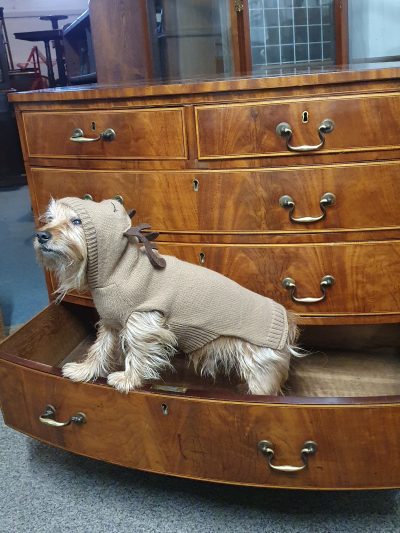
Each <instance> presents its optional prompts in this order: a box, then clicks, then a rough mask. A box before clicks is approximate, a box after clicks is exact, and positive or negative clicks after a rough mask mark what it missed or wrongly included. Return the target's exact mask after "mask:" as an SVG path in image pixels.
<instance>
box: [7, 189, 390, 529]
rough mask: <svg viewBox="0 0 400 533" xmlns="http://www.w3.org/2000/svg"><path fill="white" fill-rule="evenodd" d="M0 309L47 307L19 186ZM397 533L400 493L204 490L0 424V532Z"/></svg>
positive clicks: (11, 196) (24, 314)
mask: <svg viewBox="0 0 400 533" xmlns="http://www.w3.org/2000/svg"><path fill="white" fill-rule="evenodd" d="M0 229H1V230H2V233H1V234H2V237H3V251H4V242H5V243H6V246H5V249H6V254H5V255H3V254H0V261H1V262H0V302H2V304H4V303H5V304H6V308H5V311H6V313H5V316H6V320H7V323H8V324H11V325H15V324H19V323H21V322H23V321H25V320H28V319H29V318H30V317H31V316H32V315H34V314H35V313H36V312H37V311H39V310H40V309H41V308H43V307H44V306H45V305H46V302H47V295H46V291H45V288H44V280H43V275H42V273H41V271H40V269H39V268H38V267H37V266H36V264H35V260H34V255H33V253H32V250H31V236H32V233H33V224H32V216H31V211H30V205H29V198H28V194H27V190H26V188H21V189H17V190H15V191H4V190H3V191H2V190H1V189H0ZM347 531H349V532H360V533H369V532H371V533H372V532H374V533H377V532H387V533H392V532H393V533H400V492H399V491H381V492H379V491H368V492H336V493H335V492H301V491H280V490H262V489H251V488H240V487H230V486H223V485H212V484H209V483H201V482H195V481H189V480H181V479H174V478H168V477H163V476H156V475H151V474H146V473H142V472H136V471H133V470H128V469H124V468H119V467H115V466H112V465H107V464H105V463H101V462H97V461H93V460H90V459H86V458H83V457H79V456H75V455H72V454H70V453H68V452H64V451H61V450H57V449H55V448H52V447H49V446H46V445H44V444H41V443H39V442H36V441H34V440H32V439H30V438H28V437H25V436H24V435H21V434H19V433H17V432H15V431H13V430H11V429H9V428H7V427H6V426H5V425H4V424H3V421H2V420H1V417H0V533H25V532H26V533H42V532H43V533H47V532H49V533H64V532H73V533H81V532H83V533H86V532H88V533H102V532H104V533H114V532H116V533H124V532H129V533H141V532H146V533H152V532H154V533H163V532H165V533H167V532H168V533H175V532H176V533H180V532H182V533H189V532H190V533H196V532H201V533H203V532H204V533H208V532H210V533H214V532H254V533H258V532H265V533H269V532H271V533H272V532H273V533H275V532H276V533H278V532H282V533H286V532H288V533H295V532H296V533H297V532H312V533H336V532H337V533H343V532H347Z"/></svg>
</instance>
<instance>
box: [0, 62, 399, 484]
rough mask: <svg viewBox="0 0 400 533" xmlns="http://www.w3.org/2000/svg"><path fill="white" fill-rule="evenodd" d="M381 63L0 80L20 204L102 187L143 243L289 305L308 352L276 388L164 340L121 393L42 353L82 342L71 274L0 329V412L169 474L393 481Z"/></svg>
mask: <svg viewBox="0 0 400 533" xmlns="http://www.w3.org/2000/svg"><path fill="white" fill-rule="evenodd" d="M399 79H400V69H397V68H389V69H375V70H368V69H365V70H359V71H351V70H348V71H344V70H343V71H337V72H330V73H324V72H321V73H309V74H306V75H285V76H280V77H269V78H241V79H230V80H219V81H208V82H196V81H192V82H190V81H188V82H186V83H183V84H173V83H171V84H159V85H157V84H152V85H150V84H142V85H132V86H121V87H101V86H93V87H79V88H68V89H56V90H47V91H38V92H32V93H20V94H14V95H12V96H10V100H11V101H12V102H14V104H15V109H16V114H17V119H18V124H19V131H20V137H21V142H22V146H23V152H24V157H25V164H26V170H27V174H28V180H29V187H30V192H31V198H32V204H33V209H34V213H35V216H36V217H38V216H39V214H40V213H41V212H43V211H44V209H45V207H46V205H47V203H48V201H49V198H50V196H53V197H54V198H60V197H64V196H79V197H85V198H88V201H90V199H93V200H96V201H99V200H102V199H104V198H110V197H116V198H117V199H118V200H119V201H122V202H124V204H125V206H126V207H127V208H135V209H136V211H137V214H136V217H135V223H136V222H137V223H139V222H149V223H151V225H152V229H153V230H156V231H158V232H159V233H160V237H159V239H158V241H159V249H160V251H161V252H162V253H164V254H171V255H175V256H177V257H179V258H182V259H185V260H187V261H190V262H193V263H200V264H202V265H204V267H207V268H211V269H214V270H217V271H219V272H221V273H223V274H225V275H227V276H229V277H230V278H232V279H234V280H235V281H237V282H238V283H240V284H242V285H244V286H246V287H248V288H249V289H251V290H253V291H256V292H258V293H261V294H265V295H268V296H270V297H273V298H274V299H276V300H277V301H279V302H281V303H282V304H283V305H285V306H286V307H288V308H290V309H292V310H293V311H295V312H296V313H297V314H298V315H299V321H300V324H301V326H302V330H303V331H302V343H303V345H304V346H306V347H309V348H310V350H311V355H309V356H308V357H306V358H304V359H303V360H300V361H296V362H295V363H294V365H293V370H292V375H291V378H290V381H289V383H288V385H287V391H286V394H285V395H284V396H282V397H263V396H248V395H244V394H241V393H240V390H241V386H240V383H236V382H235V380H234V378H232V380H231V381H230V382H228V381H224V380H221V381H217V382H216V383H210V382H208V381H207V380H201V379H199V378H196V377H195V376H194V375H193V373H192V371H191V370H190V369H188V368H186V366H185V362H184V360H183V358H182V359H181V358H180V357H177V358H176V366H177V372H176V373H175V374H170V375H166V376H164V379H163V381H162V382H161V383H149V384H148V386H146V387H145V388H144V389H142V390H138V391H135V392H131V393H130V394H128V395H121V394H120V393H118V392H117V391H115V390H113V389H111V388H109V387H108V386H107V385H106V383H105V381H104V380H98V381H97V382H95V383H82V384H76V383H72V382H70V381H68V380H66V379H64V378H63V377H62V376H61V372H60V367H61V366H62V364H63V361H65V360H66V359H68V360H72V359H74V358H76V359H78V358H79V357H81V356H82V354H83V353H84V352H85V349H86V348H87V346H88V343H89V342H90V341H91V338H92V336H93V324H94V323H95V321H96V314H95V311H94V309H93V308H92V304H91V299H90V295H88V294H71V295H69V296H67V297H66V298H65V300H64V302H63V303H62V304H61V305H58V306H56V305H55V304H54V303H51V304H50V306H49V307H48V308H47V309H45V310H44V311H43V312H42V313H40V314H39V315H38V316H36V317H35V318H34V319H33V320H32V321H31V322H30V323H28V324H27V325H25V326H24V327H23V328H22V329H21V330H19V331H18V332H17V333H16V334H14V335H13V336H11V337H9V338H8V339H6V340H5V341H4V342H3V343H2V345H1V346H0V352H1V359H0V383H1V392H0V394H1V405H2V410H3V415H4V418H5V421H6V423H7V424H8V425H9V426H11V427H13V428H15V429H17V430H19V431H22V432H24V433H26V434H28V435H31V436H32V437H35V438H38V439H40V440H42V441H44V442H47V443H50V444H53V445H55V446H59V447H61V448H64V449H67V450H70V451H73V452H75V453H79V454H84V455H87V456H89V457H94V458H97V459H101V460H104V461H109V462H113V463H117V464H121V465H125V466H129V467H133V468H138V469H143V470H148V471H152V472H158V473H166V474H171V475H176V476H181V477H191V478H196V479H203V480H212V481H219V482H225V483H235V484H243V485H246V484H247V485H257V486H264V487H292V488H307V489H316V488H317V489H318V488H319V489H363V488H389V487H399V486H400V453H399V447H398V442H399V441H400V377H399V376H400V348H399V346H400V341H399V322H400V261H399V258H400V240H399V237H400V210H399V209H398V207H397V199H398V197H399V196H400V178H399V176H400V173H399V171H400V91H399V89H400V85H399ZM48 287H49V294H50V296H51V294H52V292H53V290H54V283H53V280H52V279H51V277H48ZM288 465H290V466H288Z"/></svg>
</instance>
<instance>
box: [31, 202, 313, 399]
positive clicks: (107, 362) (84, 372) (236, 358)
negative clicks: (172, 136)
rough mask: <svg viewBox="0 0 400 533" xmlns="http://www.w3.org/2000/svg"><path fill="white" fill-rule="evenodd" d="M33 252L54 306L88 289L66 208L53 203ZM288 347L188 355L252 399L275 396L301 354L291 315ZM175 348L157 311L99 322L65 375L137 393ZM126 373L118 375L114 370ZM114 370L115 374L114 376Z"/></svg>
mask: <svg viewBox="0 0 400 533" xmlns="http://www.w3.org/2000/svg"><path fill="white" fill-rule="evenodd" d="M42 221H43V222H44V226H43V227H42V228H41V229H40V230H39V231H38V233H37V234H36V238H35V241H34V247H35V250H36V254H37V257H38V259H39V261H40V262H41V263H42V264H43V265H44V267H45V268H47V269H49V270H51V271H53V272H54V273H55V275H56V277H57V280H58V288H57V291H56V292H57V294H58V301H61V300H62V298H63V297H64V296H65V294H66V293H67V292H69V291H71V290H77V291H83V290H86V289H87V288H88V287H87V280H86V270H87V248H86V241H85V236H84V232H83V229H82V225H81V221H80V219H79V218H78V216H77V215H76V213H75V212H74V211H72V210H71V209H70V208H69V207H67V206H65V205H63V204H61V203H58V202H57V201H55V200H52V201H51V202H50V204H49V206H48V209H47V212H46V214H45V215H44V216H43V217H42ZM288 319H289V336H288V340H287V344H286V346H285V347H284V349H283V350H281V351H276V350H272V349H270V348H266V347H260V346H256V345H253V344H250V343H248V342H245V341H244V340H242V339H239V338H235V337H222V336H221V337H219V338H218V339H216V340H214V341H212V342H210V343H208V344H206V345H205V346H203V347H202V348H201V349H199V350H196V351H195V352H192V353H191V354H190V360H191V361H192V363H193V365H194V367H195V369H196V370H197V372H199V373H200V374H201V375H208V376H211V377H213V378H215V377H216V375H217V373H219V372H223V373H225V374H230V373H231V372H233V371H234V372H236V373H237V374H238V375H239V377H240V378H241V380H242V381H244V382H245V383H246V384H247V387H248V392H249V393H251V394H266V395H276V394H280V393H281V391H282V386H283V384H284V383H285V381H286V380H287V377H288V373H289V365H290V359H291V356H300V355H303V354H302V352H301V350H300V349H298V348H295V341H296V337H297V328H296V325H295V321H294V319H293V316H292V315H291V314H289V315H288ZM177 348H178V343H177V339H176V337H175V335H174V334H173V333H172V332H171V331H170V330H169V329H168V324H167V322H166V320H165V319H164V317H163V315H162V314H161V313H159V312H145V313H143V312H141V313H138V312H134V313H132V314H131V315H130V317H129V319H128V321H127V323H126V324H125V327H123V328H122V329H121V330H120V331H118V330H117V329H115V328H114V327H111V326H110V325H109V324H106V323H105V322H104V321H103V320H100V322H99V324H98V332H97V338H96V340H95V342H94V344H93V345H92V346H91V347H90V349H89V350H88V354H87V356H86V357H85V359H84V360H83V361H82V362H75V363H67V364H65V365H64V367H63V369H62V371H63V375H64V376H66V377H68V378H70V379H72V380H73V381H89V380H94V379H96V378H97V377H99V376H103V377H107V381H108V384H109V385H111V386H113V387H115V388H116V389H118V390H119V391H121V392H128V391H130V390H133V389H136V388H139V387H141V386H143V385H144V384H145V382H146V381H148V380H157V379H159V378H160V372H161V371H162V370H164V369H165V368H168V367H172V365H171V358H172V356H173V355H174V353H175V352H176V350H177ZM121 364H122V366H123V367H124V370H117V371H115V369H116V368H118V365H121ZM113 370H114V371H113Z"/></svg>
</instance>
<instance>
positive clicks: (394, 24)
mask: <svg viewBox="0 0 400 533" xmlns="http://www.w3.org/2000/svg"><path fill="white" fill-rule="evenodd" d="M399 21H400V1H399V0H349V34H350V43H349V53H350V61H352V60H357V59H362V58H367V57H382V56H396V55H397V56H399V55H400V32H399Z"/></svg>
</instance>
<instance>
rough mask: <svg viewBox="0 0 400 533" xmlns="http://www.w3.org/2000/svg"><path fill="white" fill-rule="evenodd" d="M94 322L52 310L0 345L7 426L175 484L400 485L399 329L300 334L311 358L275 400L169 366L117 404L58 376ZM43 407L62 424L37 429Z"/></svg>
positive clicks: (179, 361)
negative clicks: (166, 477) (197, 481)
mask: <svg viewBox="0 0 400 533" xmlns="http://www.w3.org/2000/svg"><path fill="white" fill-rule="evenodd" d="M96 318H97V317H96V314H95V311H94V310H93V309H90V308H84V307H79V306H74V305H72V304H65V303H64V304H61V305H59V306H55V305H50V306H49V307H48V308H47V309H45V310H44V311H43V312H42V313H40V314H39V315H37V316H36V317H35V318H34V319H33V320H31V321H30V322H29V323H28V324H26V325H25V326H24V327H23V328H21V329H20V330H19V331H17V332H16V333H15V334H14V335H12V336H10V337H9V338H7V339H6V340H5V341H3V343H2V344H1V345H0V397H1V406H2V411H3V416H4V419H5V422H6V424H8V425H9V426H10V427H12V428H14V429H16V430H19V431H21V432H23V433H25V434H27V435H30V436H32V437H34V438H37V439H40V440H41V441H43V442H46V443H49V444H52V445H55V446H58V447H60V448H63V449H66V450H69V451H72V452H74V453H78V454H82V455H86V456H88V457H93V458H96V459H100V460H103V461H108V462H111V463H115V464H120V465H124V466H127V467H131V468H137V469H142V470H147V471H151V472H158V473H164V474H171V475H176V476H181V477H188V478H195V479H203V480H210V481H217V482H224V483H233V484H243V485H256V486H264V487H287V488H303V489H367V488H394V487H399V486H400V454H399V448H398V443H399V442H400V349H399V344H400V343H399V335H398V326H397V325H386V326H330V327H329V326H324V327H322V326H321V327H317V326H312V327H309V328H306V329H305V330H304V332H303V343H304V344H305V345H307V346H310V347H311V349H312V350H313V351H312V355H310V356H309V357H307V358H304V359H302V360H299V361H296V362H295V364H294V367H293V371H292V374H291V379H290V382H289V383H288V385H287V393H286V395H285V396H282V397H266V396H249V395H244V394H241V393H240V390H241V385H240V384H239V383H237V382H236V381H235V379H234V378H233V379H231V380H230V381H228V380H224V379H221V380H219V381H217V382H216V383H211V382H209V381H207V380H202V379H200V378H198V377H196V376H195V375H194V374H193V373H192V371H191V369H190V368H188V367H187V365H186V363H185V360H184V358H183V357H182V358H181V357H179V356H177V358H176V367H177V371H176V372H175V373H174V374H169V375H165V376H164V379H163V381H162V382H160V383H149V384H148V385H147V386H146V388H144V389H142V390H139V391H135V392H131V393H129V394H126V395H125V394H121V393H119V392H117V391H116V390H114V389H112V388H110V387H109V386H108V385H107V384H106V382H105V380H102V379H100V380H98V381H97V382H95V383H79V384H77V383H73V382H71V381H69V380H67V379H65V378H63V377H62V375H61V370H60V367H61V366H62V364H63V362H64V361H65V360H74V359H79V358H80V357H81V356H82V354H83V353H84V352H85V349H86V348H87V346H88V345H89V343H90V342H91V340H92V338H93V335H94V326H93V325H94V323H95V321H96ZM326 348H329V351H328V350H327V349H326ZM50 405H51V406H53V409H54V412H53V414H51V415H50V419H54V420H57V421H63V422H64V421H70V419H71V417H73V419H72V421H71V423H69V424H68V425H66V426H62V427H54V426H50V425H47V424H46V423H43V417H42V421H41V420H40V417H41V415H43V413H45V411H46V410H47V416H49V407H48V406H50ZM82 413H83V414H82ZM44 420H45V421H48V420H49V418H45V419H44ZM82 422H84V423H82ZM262 441H268V443H269V444H266V443H265V442H262ZM310 441H311V442H312V443H313V444H309V442H310ZM260 443H261V444H260ZM287 465H290V466H292V467H295V468H288V467H287ZM276 467H278V468H276ZM282 467H284V468H282Z"/></svg>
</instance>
